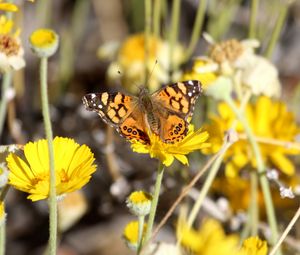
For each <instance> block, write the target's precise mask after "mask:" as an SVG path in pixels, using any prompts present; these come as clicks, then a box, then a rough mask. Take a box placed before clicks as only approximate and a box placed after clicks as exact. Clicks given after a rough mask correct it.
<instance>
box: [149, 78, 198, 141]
mask: <svg viewBox="0 0 300 255" xmlns="http://www.w3.org/2000/svg"><path fill="white" fill-rule="evenodd" d="M201 92H202V88H201V83H200V81H192V80H191V81H184V82H178V83H174V84H172V85H169V86H166V87H164V88H162V89H161V90H159V91H157V92H155V93H154V94H153V95H152V99H153V102H154V103H155V104H156V105H158V107H157V110H156V112H155V113H156V116H157V117H158V119H159V121H160V131H159V133H160V134H159V135H160V137H161V139H162V141H164V142H166V143H174V142H179V141H180V140H182V139H183V138H184V137H185V136H186V134H187V132H188V125H189V123H188V118H189V117H191V116H192V114H193V111H194V107H195V103H196V100H197V98H198V96H199V95H200V94H201Z"/></svg>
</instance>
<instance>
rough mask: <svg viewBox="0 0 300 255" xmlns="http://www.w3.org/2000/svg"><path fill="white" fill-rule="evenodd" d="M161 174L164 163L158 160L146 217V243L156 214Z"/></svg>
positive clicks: (162, 173)
mask: <svg viewBox="0 0 300 255" xmlns="http://www.w3.org/2000/svg"><path fill="white" fill-rule="evenodd" d="M163 175H164V165H163V164H162V163H161V162H159V166H158V170H157V176H156V182H155V186H154V193H153V200H152V203H151V208H150V214H149V218H148V222H147V230H146V236H145V243H147V242H148V241H149V239H150V237H151V234H152V228H153V223H154V219H155V214H156V209H157V204H158V198H159V192H160V187H161V183H162V179H163Z"/></svg>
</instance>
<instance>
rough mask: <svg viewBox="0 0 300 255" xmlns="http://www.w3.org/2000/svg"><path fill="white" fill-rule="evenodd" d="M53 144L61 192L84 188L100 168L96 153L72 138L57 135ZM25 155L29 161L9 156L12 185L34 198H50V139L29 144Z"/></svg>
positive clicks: (57, 179)
mask: <svg viewBox="0 0 300 255" xmlns="http://www.w3.org/2000/svg"><path fill="white" fill-rule="evenodd" d="M53 146H54V155H55V156H54V161H55V173H56V193H57V195H58V196H59V195H63V194H65V193H69V192H73V191H75V190H78V189H80V188H82V187H83V186H84V185H85V184H86V183H88V182H89V180H90V178H91V174H92V173H94V172H95V171H96V165H94V164H93V162H94V160H95V159H94V154H93V153H92V152H91V150H90V149H89V147H87V146H86V145H81V146H80V145H79V144H77V143H76V142H75V141H74V140H73V139H69V138H63V137H56V138H55V139H54V140H53ZM24 155H25V158H26V160H27V162H25V161H24V160H23V159H21V158H20V157H18V156H17V155H16V154H14V153H11V154H9V155H8V156H7V158H6V161H7V165H8V168H9V169H10V173H9V184H10V185H12V186H13V187H15V188H16V189H18V190H21V191H23V192H27V193H29V194H30V195H29V196H28V199H31V200H32V201H37V200H41V199H45V198H48V196H49V181H50V177H49V155H48V143H47V140H45V139H42V140H39V141H37V142H34V143H33V142H29V143H27V144H26V145H25V146H24Z"/></svg>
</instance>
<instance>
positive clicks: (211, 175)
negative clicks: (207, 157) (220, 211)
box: [187, 142, 231, 227]
mask: <svg viewBox="0 0 300 255" xmlns="http://www.w3.org/2000/svg"><path fill="white" fill-rule="evenodd" d="M230 146H231V143H228V142H225V144H224V145H223V147H222V148H221V150H220V152H221V153H220V154H219V157H218V158H217V159H216V160H215V162H214V164H213V165H212V167H211V169H210V171H209V174H208V176H207V178H206V180H205V182H204V185H203V187H202V189H201V191H200V193H199V196H198V198H197V200H196V203H195V204H194V206H193V208H192V210H191V212H190V214H189V216H188V220H187V226H188V227H191V226H192V225H193V223H194V221H195V219H196V217H197V214H198V212H199V210H200V208H201V206H202V203H203V200H204V198H205V197H206V195H207V193H208V190H209V188H210V186H211V184H212V182H213V180H214V179H215V177H216V174H217V173H218V170H219V169H220V166H221V164H222V161H223V158H224V155H225V152H226V151H227V149H228V148H229V147H230Z"/></svg>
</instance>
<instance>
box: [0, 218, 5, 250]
mask: <svg viewBox="0 0 300 255" xmlns="http://www.w3.org/2000/svg"><path fill="white" fill-rule="evenodd" d="M5 229H6V224H5V220H4V221H3V223H2V224H1V226H0V255H5V240H6V231H5Z"/></svg>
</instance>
